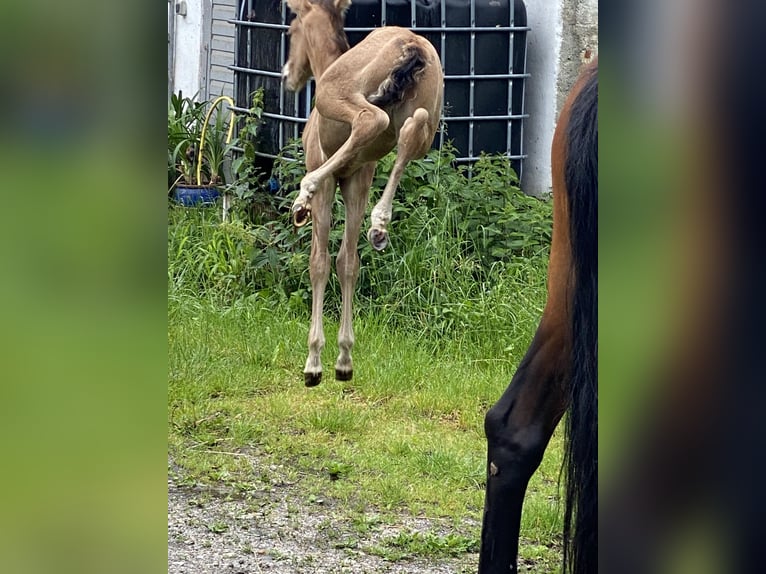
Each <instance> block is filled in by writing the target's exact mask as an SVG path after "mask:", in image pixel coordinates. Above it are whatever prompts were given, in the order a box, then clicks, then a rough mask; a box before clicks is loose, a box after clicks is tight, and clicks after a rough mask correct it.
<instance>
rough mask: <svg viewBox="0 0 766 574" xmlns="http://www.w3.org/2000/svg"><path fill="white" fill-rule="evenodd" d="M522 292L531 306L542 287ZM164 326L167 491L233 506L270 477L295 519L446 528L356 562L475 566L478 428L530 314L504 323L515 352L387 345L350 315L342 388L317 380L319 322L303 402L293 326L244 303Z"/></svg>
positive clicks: (542, 485)
mask: <svg viewBox="0 0 766 574" xmlns="http://www.w3.org/2000/svg"><path fill="white" fill-rule="evenodd" d="M530 290H531V291H533V294H532V295H530V294H529V293H527V296H528V297H529V296H532V297H533V298H534V299H535V300H536V301H537V306H538V307H539V306H541V302H542V300H544V290H543V286H542V284H538V285H534V286H531V287H530ZM527 307H528V306H527ZM168 312H169V324H168V344H169V385H168V403H169V404H168V427H169V439H168V440H169V454H170V457H171V458H172V460H173V463H174V468H178V469H180V470H178V473H179V475H180V477H181V479H182V480H184V481H188V482H190V483H203V484H210V485H217V486H221V485H223V486H225V487H227V488H230V489H231V490H232V491H238V492H245V493H246V492H247V491H248V490H251V489H257V488H258V487H259V485H260V484H262V483H263V482H264V481H273V479H274V475H275V474H278V475H279V477H280V480H283V481H284V483H286V484H298V485H299V486H300V492H301V493H303V496H305V500H306V502H307V503H310V502H311V501H312V500H316V499H317V498H318V497H321V498H322V499H323V500H327V501H328V503H330V504H333V505H335V506H336V508H341V509H342V510H343V512H346V513H347V514H348V519H349V522H350V523H351V524H354V525H356V526H357V527H358V529H359V531H360V533H362V532H363V531H364V530H365V529H366V528H369V527H370V524H369V521H370V518H369V517H370V516H375V517H376V518H375V521H380V522H383V523H387V524H394V525H395V524H396V521H397V517H398V516H402V515H403V514H407V515H412V516H426V517H433V518H439V519H441V520H446V521H447V522H448V523H449V524H451V525H452V528H453V532H454V533H453V534H451V535H448V536H444V535H439V534H437V533H434V534H426V535H422V534H408V533H402V534H400V535H399V536H397V537H395V538H391V539H390V540H389V541H388V542H387V543H386V545H384V546H383V547H378V548H371V549H369V550H370V551H373V552H379V553H383V555H385V556H387V557H388V558H390V559H394V560H395V559H398V558H405V557H407V556H411V555H420V556H428V555H431V554H433V553H436V554H440V555H452V554H455V553H465V552H476V551H477V550H478V541H479V534H480V532H479V529H480V520H481V513H482V508H483V504H484V473H485V468H484V466H485V456H486V454H485V453H486V445H485V440H484V433H483V417H484V413H485V412H486V410H487V408H488V407H489V406H490V405H491V404H492V403H493V402H494V401H495V400H497V398H498V397H499V396H500V394H501V393H502V392H503V390H504V389H505V387H506V385H507V384H508V382H509V381H510V379H511V376H512V374H513V372H514V369H515V367H516V365H517V363H518V361H519V360H520V358H521V356H522V354H523V352H524V350H525V349H526V346H527V344H528V342H529V340H530V339H531V336H532V334H533V332H534V328H535V326H536V322H537V313H538V312H539V311H535V310H534V309H532V310H531V311H529V312H528V313H526V315H524V316H521V317H519V316H518V315H516V316H514V317H513V318H511V317H509V319H508V320H509V321H512V320H517V321H518V322H519V325H516V327H515V329H514V330H513V333H516V335H515V339H513V340H504V341H497V340H496V339H497V338H498V337H499V338H501V339H502V338H504V337H505V336H507V334H506V333H498V334H497V336H496V337H495V338H494V339H493V338H491V337H487V344H486V345H482V344H480V343H476V342H475V340H472V342H471V344H466V343H465V339H464V338H461V337H460V336H458V335H455V336H454V337H451V338H445V339H442V340H438V341H434V340H433V339H432V338H428V337H425V338H424V337H422V336H420V335H419V334H418V333H417V332H415V331H411V332H410V331H401V332H400V331H396V332H395V331H392V330H391V328H390V327H387V326H386V325H385V324H384V321H381V320H380V318H378V319H376V318H375V317H374V316H371V315H365V314H364V313H360V315H361V316H360V317H358V318H357V319H356V321H355V331H356V340H357V344H356V346H355V348H354V379H353V381H350V382H346V383H340V382H336V381H334V380H333V377H332V375H333V365H334V361H335V357H336V354H337V345H336V344H335V338H336V335H337V323H336V322H334V321H333V320H332V319H331V318H328V319H327V320H326V322H325V334H326V338H327V347H326V348H325V351H324V354H323V362H324V367H325V379H324V381H323V382H322V384H321V385H320V386H319V387H316V388H311V389H309V388H306V387H304V385H303V375H302V372H301V370H302V367H303V363H304V361H305V354H306V350H307V349H306V337H307V333H308V327H309V317H308V312H306V313H305V314H304V313H302V312H297V311H295V310H291V309H288V308H287V307H286V306H284V305H275V304H272V303H270V302H269V301H268V300H266V299H263V298H261V297H259V296H257V295H253V296H250V297H246V298H241V299H238V300H236V301H235V302H233V303H226V304H224V303H216V302H213V301H211V300H209V299H203V298H198V297H195V296H190V295H188V294H187V295H184V294H182V293H176V292H171V294H170V295H169V309H168ZM498 344H500V348H504V349H507V352H506V353H498V352H497V350H496V349H497V348H498ZM498 355H499V356H498ZM560 437H561V434H560V432H557V433H556V435H555V436H554V438H553V441H552V443H551V446H550V447H549V448H548V451H547V452H546V456H545V459H544V461H543V463H542V465H541V467H540V469H539V470H538V472H537V473H536V474H535V476H534V477H533V478H532V480H531V482H530V485H529V490H528V494H527V499H526V503H525V511H524V516H523V519H522V542H521V548H520V562H521V563H526V564H527V565H528V566H529V567H530V569H531V570H532V571H534V572H556V571H558V567H559V561H560V552H561V548H560V542H559V540H560V529H561V518H560V515H561V510H562V506H563V505H562V504H561V503H560V501H559V492H558V476H559V468H560V465H561V454H562V446H561V438H560ZM371 513H372V514H371Z"/></svg>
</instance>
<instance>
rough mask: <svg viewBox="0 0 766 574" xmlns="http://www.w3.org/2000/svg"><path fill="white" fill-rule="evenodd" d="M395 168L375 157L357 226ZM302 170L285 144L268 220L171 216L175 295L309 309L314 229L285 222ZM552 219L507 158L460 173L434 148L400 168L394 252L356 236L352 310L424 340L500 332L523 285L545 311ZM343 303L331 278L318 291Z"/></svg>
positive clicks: (296, 149)
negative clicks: (189, 292)
mask: <svg viewBox="0 0 766 574" xmlns="http://www.w3.org/2000/svg"><path fill="white" fill-rule="evenodd" d="M393 161H394V155H393V154H389V155H388V156H386V157H385V158H383V160H381V162H380V165H379V168H378V170H377V174H376V176H375V179H374V181H373V189H372V192H371V196H372V198H371V201H370V206H369V207H368V211H367V216H366V222H365V225H364V226H363V229H364V230H366V229H367V227H368V225H369V211H370V210H371V209H372V206H373V205H374V202H375V201H377V199H378V197H379V195H380V192H381V190H382V188H383V187H384V186H385V182H386V180H387V176H388V173H390V170H391V167H392V165H393ZM304 174H305V162H304V157H303V151H302V149H301V148H300V144H299V143H298V142H292V143H291V144H289V145H288V146H287V147H286V148H285V149H284V150H282V153H281V154H280V156H279V157H278V158H277V160H276V163H275V168H274V176H275V177H276V178H277V179H278V180H279V183H280V187H281V192H282V193H281V195H276V196H271V199H270V201H271V202H272V205H271V213H272V214H276V215H275V216H273V219H271V220H263V221H256V222H255V223H254V224H252V223H249V224H247V225H246V224H244V223H242V222H241V221H235V222H233V223H232V224H230V225H229V226H218V225H217V224H215V223H214V221H215V216H214V215H213V216H211V217H206V216H204V215H198V216H197V217H198V220H197V221H193V222H192V221H190V220H189V219H188V217H189V216H179V215H178V214H175V215H174V216H173V217H171V227H173V226H175V227H176V230H175V231H174V232H173V233H171V235H170V236H169V259H172V260H174V266H173V270H171V271H169V281H170V283H171V285H172V286H173V288H182V287H183V286H187V287H189V286H191V288H193V289H195V290H196V291H198V292H199V291H204V292H208V293H213V294H217V295H224V296H226V297H241V296H246V295H251V294H254V293H257V294H259V295H260V296H263V297H265V298H269V299H270V300H272V301H275V302H282V303H287V304H289V305H290V306H292V307H294V308H295V309H296V310H300V311H301V312H305V311H306V310H307V309H308V308H309V307H310V304H311V303H310V301H311V299H310V281H309V274H308V261H309V253H310V244H311V229H310V225H309V226H306V227H303V228H300V229H297V230H296V229H294V228H293V226H292V222H291V218H290V206H291V205H292V201H293V199H294V198H295V196H296V194H297V192H298V189H299V184H300V180H301V178H302V177H303V175H304ZM198 211H199V213H201V214H204V212H205V211H204V210H198ZM551 216H552V209H551V205H550V202H548V201H543V200H540V199H536V198H533V197H528V196H526V195H525V194H524V193H523V192H522V191H521V190H520V189H519V188H518V178H517V177H516V174H515V173H514V172H513V170H512V169H511V167H510V163H509V161H508V160H507V158H504V157H498V156H484V157H482V158H481V159H480V160H479V161H478V162H477V163H476V164H475V165H474V166H473V167H472V169H471V173H470V174H469V170H468V167H467V166H457V167H456V165H455V152H454V149H453V148H452V147H451V146H445V147H444V148H443V149H442V150H441V151H439V150H432V151H431V152H430V153H429V154H428V155H427V157H426V158H424V159H422V160H419V161H413V162H411V163H410V164H409V166H408V167H407V169H406V170H405V173H404V175H403V177H402V180H401V182H400V185H399V189H398V191H397V195H396V198H395V200H394V206H393V217H392V222H391V224H390V225H389V232H390V245H389V247H387V249H386V250H385V251H384V252H380V253H379V252H375V251H374V250H373V249H372V247H371V246H370V245H369V243H368V242H367V240H366V238H364V237H361V238H360V241H359V255H360V259H361V272H360V276H359V282H358V285H357V299H356V304H357V309H358V311H359V312H360V313H374V314H375V315H376V317H378V318H380V319H381V320H382V321H384V322H386V323H390V324H394V325H396V326H397V327H400V328H407V329H412V330H414V331H416V332H418V333H423V334H424V336H425V337H431V336H434V337H440V336H444V335H446V334H455V333H459V334H461V336H462V337H465V338H471V337H486V336H489V337H491V336H492V333H493V330H495V331H494V332H497V331H496V330H497V329H507V328H513V327H512V326H508V325H505V323H507V321H508V316H509V315H508V314H509V313H511V314H512V313H513V312H514V311H513V310H512V309H511V306H510V303H509V300H511V299H514V298H516V299H518V298H519V295H520V292H521V291H523V290H524V289H525V288H527V287H532V288H533V293H534V294H533V295H532V296H531V298H530V300H529V302H528V303H527V307H528V308H530V309H532V312H533V313H537V314H539V312H540V311H541V310H542V309H541V306H542V303H541V301H542V295H541V294H542V293H543V289H544V284H545V270H546V266H547V252H548V248H549V244H550V239H551V221H552V217H551ZM333 217H334V221H335V222H336V225H335V226H334V227H333V229H332V230H331V233H330V245H329V249H330V255H331V257H333V258H334V257H335V255H336V254H337V251H338V249H339V247H340V242H341V239H342V235H343V226H342V225H341V224H340V223H342V221H343V219H344V208H343V204H342V201H340V198H339V195H338V198H337V199H336V201H335V204H334V206H333ZM174 218H175V222H174V221H173V219H174ZM185 218H186V219H185ZM185 237H186V238H187V239H184V238H185ZM192 244H193V245H192ZM190 249H193V250H194V251H193V252H192V253H189V250H190ZM222 249H223V250H225V253H221V251H220V250H222ZM340 298H341V295H340V287H339V285H338V283H337V280H336V278H335V277H334V274H333V275H331V279H330V282H329V283H328V286H327V290H326V296H325V302H326V303H325V309H326V312H327V313H329V314H333V313H338V309H339V307H340ZM501 311H504V313H501Z"/></svg>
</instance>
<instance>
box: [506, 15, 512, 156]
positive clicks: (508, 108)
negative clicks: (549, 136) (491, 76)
mask: <svg viewBox="0 0 766 574" xmlns="http://www.w3.org/2000/svg"><path fill="white" fill-rule="evenodd" d="M513 5H514V1H513V0H508V23H509V24H510V25H511V26H513ZM513 41H514V32H510V33H509V34H508V74H509V75H510V74H513ZM505 89H506V90H507V91H508V94H507V95H508V100H507V105H506V113H508V114H509V115H510V114H513V78H510V77H509V78H508V82H507V86H506V88H505ZM512 127H513V122H512V121H511V120H510V119H509V120H508V122H507V123H506V125H505V153H506V155H511V139H512V137H511V135H512V133H513V129H512Z"/></svg>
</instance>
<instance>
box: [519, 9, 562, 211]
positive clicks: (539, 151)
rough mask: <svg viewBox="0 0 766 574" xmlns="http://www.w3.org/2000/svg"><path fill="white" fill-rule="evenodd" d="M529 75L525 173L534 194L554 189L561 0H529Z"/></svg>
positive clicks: (526, 185) (524, 183)
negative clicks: (557, 0)
mask: <svg viewBox="0 0 766 574" xmlns="http://www.w3.org/2000/svg"><path fill="white" fill-rule="evenodd" d="M525 4H526V6H527V25H528V26H529V27H530V28H531V30H530V31H529V32H528V33H527V72H529V73H530V74H531V77H530V78H528V79H527V84H526V89H525V97H524V99H525V107H526V112H527V113H528V114H529V118H528V119H526V120H525V124H524V151H525V153H526V155H527V158H526V159H525V160H524V173H523V180H522V182H521V186H522V189H523V190H524V191H525V192H526V193H528V194H530V195H537V196H539V195H542V194H545V193H549V192H550V191H551V166H550V158H551V141H552V140H553V129H554V127H555V125H556V115H557V109H556V96H557V94H556V89H555V87H556V85H557V80H558V76H559V54H560V50H561V37H562V19H561V3H560V2H551V1H550V0H526V1H525Z"/></svg>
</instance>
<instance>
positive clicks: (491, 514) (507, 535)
mask: <svg viewBox="0 0 766 574" xmlns="http://www.w3.org/2000/svg"><path fill="white" fill-rule="evenodd" d="M562 333H563V330H562V329H561V328H557V326H556V327H554V328H549V327H548V326H546V325H545V319H543V322H542V323H541V325H540V327H539V328H538V330H537V333H536V334H535V337H534V339H533V341H532V344H531V346H530V348H529V350H528V351H527V353H526V355H525V356H524V359H523V360H522V361H521V364H520V365H519V368H518V370H517V371H516V374H515V375H514V376H513V380H512V381H511V384H510V385H509V386H508V388H507V389H506V391H505V392H504V393H503V395H502V397H500V400H499V401H498V402H497V403H495V405H494V406H493V407H492V408H491V409H490V410H489V411H488V412H487V415H486V417H485V419H484V430H485V433H486V435H487V487H486V497H485V502H484V519H483V524H482V533H481V551H480V555H479V574H499V573H501V572H502V573H503V574H507V573H509V572H516V560H517V554H518V548H519V526H520V522H521V507H522V503H523V501H524V493H525V491H526V488H527V484H528V482H529V479H530V478H531V476H532V474H533V473H534V472H535V470H537V467H538V466H539V465H540V462H541V461H542V458H543V453H544V452H545V448H546V447H547V446H548V442H549V441H550V438H551V435H552V434H553V431H554V430H555V428H556V425H557V424H558V422H559V420H560V419H561V416H562V414H563V413H564V411H565V409H566V386H565V383H564V376H563V372H562V365H565V364H567V363H566V360H565V358H566V355H564V353H565V352H566V351H565V349H566V347H567V345H566V344H565V341H563V340H562Z"/></svg>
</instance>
